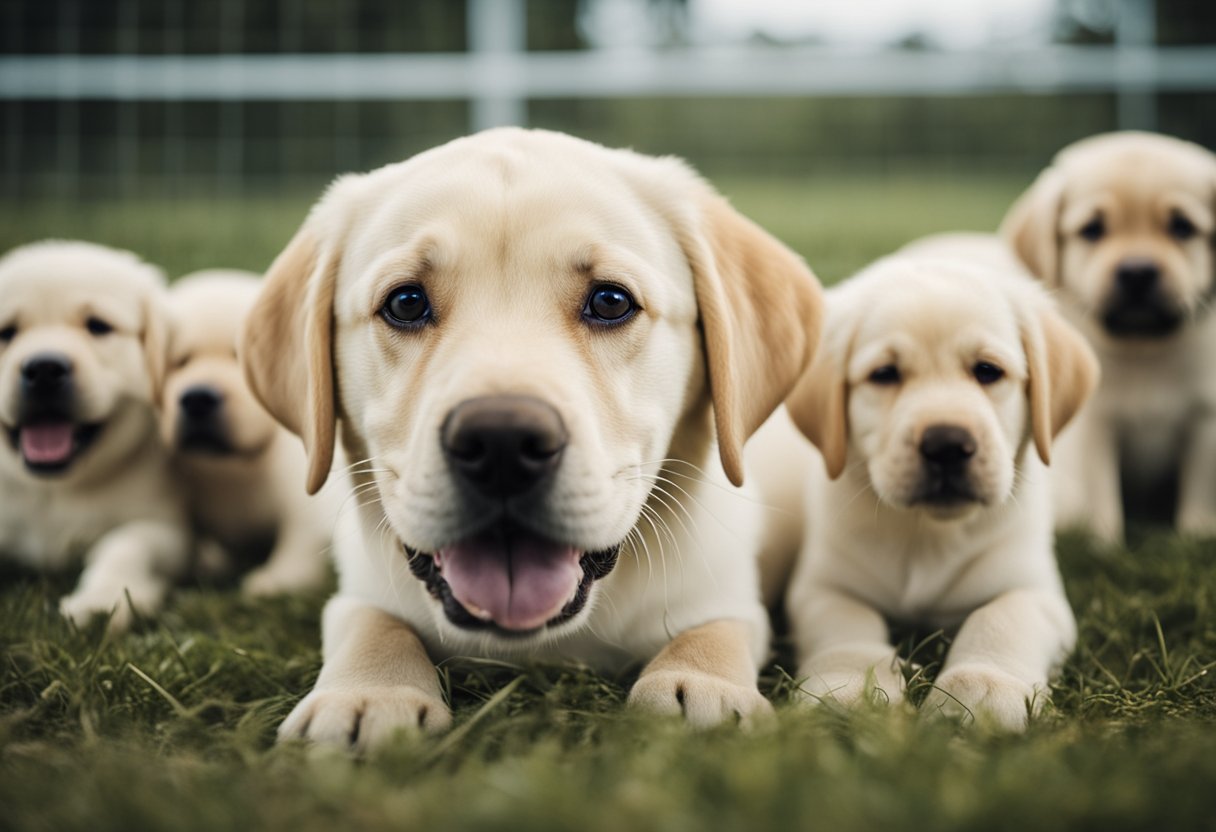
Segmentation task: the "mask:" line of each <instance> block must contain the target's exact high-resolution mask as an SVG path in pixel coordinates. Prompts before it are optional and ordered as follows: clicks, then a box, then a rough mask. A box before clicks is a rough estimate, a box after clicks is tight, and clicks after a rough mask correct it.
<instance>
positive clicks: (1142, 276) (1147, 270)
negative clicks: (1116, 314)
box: [1115, 257, 1161, 297]
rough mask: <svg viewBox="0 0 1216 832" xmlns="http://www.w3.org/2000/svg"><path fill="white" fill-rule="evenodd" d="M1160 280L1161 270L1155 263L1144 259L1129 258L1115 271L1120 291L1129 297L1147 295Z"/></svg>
mask: <svg viewBox="0 0 1216 832" xmlns="http://www.w3.org/2000/svg"><path fill="white" fill-rule="evenodd" d="M1160 279H1161V269H1160V268H1159V267H1158V266H1157V263H1156V262H1155V261H1153V260H1149V259H1148V258H1145V257H1129V258H1128V259H1126V260H1124V261H1123V262H1121V263H1120V264H1119V265H1118V267H1116V269H1115V280H1116V281H1118V283H1119V289H1120V291H1122V292H1123V293H1125V294H1127V295H1129V296H1131V297H1143V296H1145V295H1147V294H1148V293H1149V292H1151V291H1152V290H1153V289H1154V288H1156V286H1157V281H1159V280H1160Z"/></svg>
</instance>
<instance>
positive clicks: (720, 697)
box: [629, 619, 773, 727]
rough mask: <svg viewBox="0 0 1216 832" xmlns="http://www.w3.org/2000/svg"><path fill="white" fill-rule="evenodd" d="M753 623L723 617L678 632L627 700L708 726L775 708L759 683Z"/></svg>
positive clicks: (757, 715) (751, 719)
mask: <svg viewBox="0 0 1216 832" xmlns="http://www.w3.org/2000/svg"><path fill="white" fill-rule="evenodd" d="M751 627H752V625H751V624H748V623H746V622H744V621H738V620H733V619H723V620H720V621H711V622H709V623H708V624H702V625H701V626H700V627H693V628H692V629H691V630H685V631H684V632H682V633H680V634H679V635H678V636H676V637H675V638H674V639H672V640H671V642H670V643H669V644H668V645H667V646H666V647H664V648H663V649H662V650H661V651H659V654H658V655H657V656H655V657H654V659H652V660H651V662H650V664H648V665H646V668H645V669H644V670H643V671H642V674H641V676H639V677H638V681H637V683H636V684H634V686H633V690H631V691H630V692H629V704H630V705H632V706H634V707H638V708H643V709H645V710H649V711H654V712H656V713H663V714H673V715H675V714H682V715H683V716H684V718H685V719H686V720H687V721H688V722H689V723H690V724H692V725H695V726H698V727H707V726H711V725H717V724H718V723H720V722H724V721H726V720H729V719H736V720H738V721H739V722H740V723H742V724H744V725H748V724H750V723H752V722H754V721H755V720H757V719H761V718H765V717H767V716H769V715H770V714H771V713H772V710H773V706H772V705H770V704H769V702H768V700H767V699H765V698H764V697H763V696H761V695H760V691H759V690H758V689H757V687H756V662H755V659H754V658H753V656H752V651H751V647H750V646H749V645H750V644H751V642H752V640H753V639H752V638H751V637H750V636H751Z"/></svg>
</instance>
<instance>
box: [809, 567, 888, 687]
mask: <svg viewBox="0 0 1216 832" xmlns="http://www.w3.org/2000/svg"><path fill="white" fill-rule="evenodd" d="M788 606H789V617H790V624H791V628H792V631H793V636H794V639H795V643H796V644H797V646H798V678H799V679H800V680H801V687H800V691H801V692H802V693H803V694H805V695H806V696H807V697H809V698H811V699H812V700H814V701H822V700H825V699H834V700H836V701H837V702H840V703H841V704H843V705H853V704H855V703H857V702H860V701H862V700H863V699H865V698H872V699H877V700H878V701H886V702H890V703H892V704H894V703H896V702H900V701H902V700H903V698H904V676H903V673H902V672H901V670H900V663H899V657H898V655H897V654H896V652H895V648H894V647H892V646H891V642H890V634H889V633H888V632H887V622H886V620H885V619H884V618H883V616H882V614H881V613H879V612H878V610H876V609H874V608H873V607H871V606H869V605H867V604H864V603H862V602H860V601H858V600H856V599H855V598H851V597H849V596H847V595H842V594H840V593H838V592H833V591H832V590H829V589H825V588H822V587H814V588H813V589H810V590H809V591H806V592H795V593H792V594H791V596H790V600H789V605H788Z"/></svg>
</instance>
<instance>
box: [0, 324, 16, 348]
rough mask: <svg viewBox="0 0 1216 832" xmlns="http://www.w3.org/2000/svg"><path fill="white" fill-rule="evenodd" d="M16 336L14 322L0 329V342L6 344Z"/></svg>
mask: <svg viewBox="0 0 1216 832" xmlns="http://www.w3.org/2000/svg"><path fill="white" fill-rule="evenodd" d="M16 337H17V326H16V324H9V325H8V326H6V327H5V328H4V329H0V344H7V343H8V342H9V341H11V340H13V339H14V338H16Z"/></svg>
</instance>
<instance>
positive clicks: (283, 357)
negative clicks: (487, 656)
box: [243, 129, 819, 637]
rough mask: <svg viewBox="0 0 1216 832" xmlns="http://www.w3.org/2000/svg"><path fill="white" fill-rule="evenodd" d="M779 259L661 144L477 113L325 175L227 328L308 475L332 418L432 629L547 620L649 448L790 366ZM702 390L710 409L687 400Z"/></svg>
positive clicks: (577, 589)
mask: <svg viewBox="0 0 1216 832" xmlns="http://www.w3.org/2000/svg"><path fill="white" fill-rule="evenodd" d="M818 321H819V290H818V288H817V284H816V283H815V281H814V278H813V276H812V275H811V274H810V272H809V271H808V270H807V269H806V267H805V265H803V264H802V263H801V261H800V260H799V259H798V258H797V257H796V256H794V255H793V254H792V253H791V252H789V251H788V250H787V249H785V248H784V247H783V246H781V245H780V244H779V243H778V242H777V241H776V240H774V239H773V238H771V237H770V236H768V235H767V234H765V233H764V232H763V231H761V230H760V229H759V228H757V227H756V226H755V225H753V224H751V223H750V222H748V221H747V220H745V219H744V218H743V217H742V216H740V215H739V214H737V213H736V212H735V211H734V210H733V209H731V208H730V207H729V206H728V205H727V204H726V202H725V201H724V200H722V198H721V197H719V196H717V195H716V194H715V193H714V192H713V191H712V190H711V189H710V188H709V186H708V185H706V184H705V183H704V182H703V181H702V180H700V179H699V178H698V177H697V176H696V175H695V174H693V173H692V172H691V171H690V170H689V169H688V168H687V167H686V166H685V165H684V164H683V163H682V162H680V161H678V160H675V159H670V158H668V159H656V158H650V157H645V156H641V155H638V154H634V153H631V152H627V151H617V150H608V149H605V148H603V147H600V146H598V145H593V144H591V143H588V142H584V141H580V140H577V139H574V138H571V137H569V136H563V135H559V134H554V133H547V132H543V131H523V130H513V129H508V130H495V131H490V132H487V133H482V134H478V135H477V136H474V137H470V138H467V139H461V140H458V141H455V142H452V143H450V144H447V145H444V146H442V147H439V148H436V149H434V150H432V151H429V152H427V153H424V154H421V155H420V156H417V157H415V158H413V159H411V160H409V161H407V162H404V163H401V164H397V165H390V166H388V167H386V168H382V169H380V170H378V171H375V172H373V173H370V174H367V175H364V176H352V177H345V178H343V179H340V180H339V181H338V182H336V183H335V184H334V185H333V186H332V187H331V188H330V190H329V191H328V193H327V194H326V195H325V197H324V198H323V199H322V200H321V201H320V202H319V203H318V205H317V206H315V207H314V209H313V211H312V213H311V214H310V216H309V218H308V219H307V221H306V222H305V223H304V226H303V227H302V228H301V230H300V231H299V233H298V234H297V235H296V237H295V239H294V240H292V242H291V244H290V245H289V246H288V247H287V249H286V250H285V251H284V252H283V253H282V254H281V255H280V256H279V258H278V259H277V260H276V261H275V263H274V265H273V266H272V267H271V270H270V272H269V274H268V276H267V285H266V289H265V291H264V293H263V295H262V296H261V298H260V300H259V301H258V304H257V306H256V307H255V310H254V312H253V313H252V315H251V316H250V318H249V321H248V325H247V327H246V330H245V337H244V347H243V359H244V361H245V364H246V369H247V374H248V377H249V380H250V383H251V386H252V387H253V389H254V391H255V393H256V394H257V395H258V396H259V397H260V399H261V400H262V401H263V403H264V404H265V405H266V406H267V408H268V409H269V410H270V411H271V413H273V414H274V415H275V416H276V417H277V418H278V419H279V420H280V421H281V422H282V423H283V424H285V425H286V426H287V427H289V428H291V429H292V430H293V431H295V432H296V433H298V434H300V435H301V436H302V437H303V439H304V441H305V445H306V447H307V449H308V451H309V455H310V474H309V482H308V488H309V489H310V490H311V491H315V490H316V489H317V488H319V487H320V485H321V484H322V483H323V481H324V480H325V477H326V474H327V472H328V471H329V467H330V464H331V454H332V448H333V443H334V433H335V421H338V422H340V424H341V428H342V437H343V442H344V445H345V448H346V452H347V454H348V456H349V457H350V459H351V460H352V461H353V462H354V465H353V467H352V470H353V472H354V477H353V478H354V481H355V483H356V486H355V487H356V489H358V495H359V499H360V500H361V501H362V502H365V503H372V504H373V505H372V506H371V507H370V508H367V509H365V510H367V511H369V512H371V513H372V516H371V517H369V518H368V520H367V522H368V525H370V526H375V525H376V524H377V523H379V522H381V514H380V513H381V512H382V517H383V518H387V519H386V521H384V522H386V524H387V528H388V533H390V534H395V535H396V536H397V537H398V538H399V539H400V541H401V543H402V545H403V550H404V552H403V556H408V557H409V559H410V564H411V567H412V568H413V569H414V572H415V574H416V575H417V576H418V577H419V579H421V580H423V581H425V582H426V584H427V586H428V588H429V589H430V591H431V594H432V596H433V598H434V603H435V604H436V605H437V607H442V610H443V615H442V616H438V618H440V619H443V618H445V617H446V621H447V624H446V625H444V626H446V627H447V629H448V631H449V632H451V633H457V632H459V631H460V630H461V629H463V630H466V631H468V630H476V631H478V632H480V633H481V634H485V635H489V636H490V637H500V636H507V635H514V636H516V637H518V636H520V635H527V634H540V633H544V634H547V635H552V634H554V633H557V632H560V631H562V628H571V627H574V626H576V625H577V624H578V623H579V622H580V621H582V620H584V619H585V616H586V611H587V609H588V608H589V606H588V602H589V600H590V598H591V596H593V595H594V593H595V591H596V585H595V580H596V579H597V578H599V577H602V576H603V575H605V574H607V573H608V572H609V571H610V570H611V569H612V568H613V565H614V563H615V560H616V557H617V551H618V548H619V547H620V546H621V543H622V541H623V540H624V539H625V538H626V536H627V535H629V534H630V532H631V530H632V529H633V528H634V527H635V525H636V524H637V523H638V522H639V518H640V516H641V513H642V511H643V506H644V504H645V503H646V501H647V499H648V496H649V493H650V490H651V483H652V481H653V480H652V477H651V476H648V475H647V472H655V471H657V470H658V469H659V468H660V467H661V466H662V465H663V461H664V460H665V459H667V458H668V457H672V456H677V455H685V456H690V455H691V456H696V455H703V454H704V452H705V450H706V447H707V446H708V444H709V443H710V441H711V436H712V431H713V430H714V428H715V427H716V431H717V437H718V444H719V449H720V455H721V460H722V464H723V466H724V467H725V469H726V471H727V473H728V474H729V476H730V477H731V478H732V479H733V480H735V481H736V482H738V481H739V480H740V479H741V476H742V464H741V450H742V444H743V442H744V441H745V440H746V438H747V437H748V436H749V435H750V433H751V432H752V431H754V430H755V429H756V428H757V427H758V426H759V425H760V424H761V423H762V422H763V421H764V419H765V418H766V417H767V416H768V415H769V413H771V412H772V410H773V409H774V408H775V407H776V406H777V405H778V404H779V403H780V401H781V400H782V399H783V398H784V396H785V395H786V394H787V393H788V391H789V389H790V388H791V387H792V385H793V383H794V381H795V380H796V378H797V377H798V375H799V374H800V372H801V371H802V369H803V368H804V366H805V365H806V364H807V362H808V361H809V359H810V356H811V354H812V352H813V348H814V344H815V342H816V338H817V334H818ZM711 399H712V411H713V413H712V420H711V415H710V403H711Z"/></svg>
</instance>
